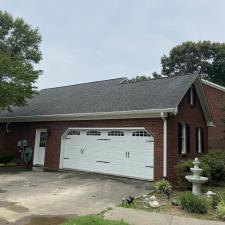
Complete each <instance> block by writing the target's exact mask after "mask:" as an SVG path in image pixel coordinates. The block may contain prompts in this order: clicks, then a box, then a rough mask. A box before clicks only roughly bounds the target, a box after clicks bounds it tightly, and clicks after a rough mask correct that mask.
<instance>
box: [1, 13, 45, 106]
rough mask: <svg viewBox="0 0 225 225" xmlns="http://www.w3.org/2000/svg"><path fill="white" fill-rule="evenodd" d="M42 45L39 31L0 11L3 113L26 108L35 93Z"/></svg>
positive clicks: (39, 72) (21, 20) (39, 71)
mask: <svg viewBox="0 0 225 225" xmlns="http://www.w3.org/2000/svg"><path fill="white" fill-rule="evenodd" d="M40 43H41V36H40V34H39V31H38V29H37V28H35V29H33V28H32V27H31V26H30V25H29V24H27V23H25V21H24V20H23V19H22V18H16V19H13V17H12V16H11V15H10V14H9V13H7V12H3V11H0V110H4V109H8V110H11V109H12V107H14V106H23V105H25V104H26V101H27V99H30V98H32V97H33V95H34V94H35V93H36V87H34V84H35V82H36V81H37V78H38V77H39V75H40V74H41V72H42V71H41V70H38V69H36V68H35V67H36V65H37V64H38V63H39V62H40V60H41V52H40V49H39V47H40Z"/></svg>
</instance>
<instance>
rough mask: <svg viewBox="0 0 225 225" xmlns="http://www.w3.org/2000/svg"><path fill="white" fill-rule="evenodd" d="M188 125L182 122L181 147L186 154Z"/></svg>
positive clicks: (182, 152)
mask: <svg viewBox="0 0 225 225" xmlns="http://www.w3.org/2000/svg"><path fill="white" fill-rule="evenodd" d="M186 132H187V126H186V124H185V123H182V136H181V138H182V148H181V154H186V153H187V135H186Z"/></svg>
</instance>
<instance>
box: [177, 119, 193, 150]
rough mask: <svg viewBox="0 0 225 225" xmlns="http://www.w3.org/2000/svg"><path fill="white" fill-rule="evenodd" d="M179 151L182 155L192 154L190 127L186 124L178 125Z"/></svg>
mask: <svg viewBox="0 0 225 225" xmlns="http://www.w3.org/2000/svg"><path fill="white" fill-rule="evenodd" d="M178 150H179V153H180V154H186V153H189V152H190V127H189V125H188V124H186V123H184V122H183V123H178Z"/></svg>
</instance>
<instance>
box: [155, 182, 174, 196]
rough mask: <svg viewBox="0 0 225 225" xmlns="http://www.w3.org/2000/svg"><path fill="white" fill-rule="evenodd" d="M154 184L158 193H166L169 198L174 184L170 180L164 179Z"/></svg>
mask: <svg viewBox="0 0 225 225" xmlns="http://www.w3.org/2000/svg"><path fill="white" fill-rule="evenodd" d="M154 186H155V190H156V192H157V193H158V194H165V195H167V196H168V198H169V196H170V194H171V192H172V186H171V184H170V183H169V181H167V180H165V179H163V180H160V181H157V182H156V183H155V185H154Z"/></svg>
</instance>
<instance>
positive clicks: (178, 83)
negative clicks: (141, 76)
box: [0, 75, 197, 117]
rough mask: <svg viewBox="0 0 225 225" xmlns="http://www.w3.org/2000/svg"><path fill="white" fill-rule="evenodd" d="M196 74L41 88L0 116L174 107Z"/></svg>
mask: <svg viewBox="0 0 225 225" xmlns="http://www.w3.org/2000/svg"><path fill="white" fill-rule="evenodd" d="M196 78H197V75H185V76H176V77H168V78H161V79H153V80H148V81H138V82H134V83H127V82H122V81H123V80H124V78H118V79H112V80H104V81H97V82H91V83H85V84H77V85H71V86H65V87H57V88H49V89H43V90H41V91H40V92H39V95H36V96H34V98H33V99H31V100H29V101H28V105H27V106H24V107H19V108H15V109H14V110H13V112H12V113H9V112H8V111H4V112H1V113H0V117H17V116H35V115H52V114H71V113H94V112H112V111H130V110H147V109H165V108H175V107H176V106H178V104H179V102H180V101H181V99H182V98H183V96H184V95H185V93H186V92H187V90H188V89H189V87H190V86H191V84H192V83H193V82H194V81H195V79H196Z"/></svg>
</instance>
